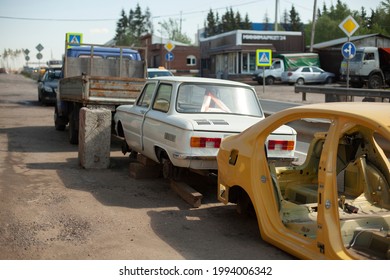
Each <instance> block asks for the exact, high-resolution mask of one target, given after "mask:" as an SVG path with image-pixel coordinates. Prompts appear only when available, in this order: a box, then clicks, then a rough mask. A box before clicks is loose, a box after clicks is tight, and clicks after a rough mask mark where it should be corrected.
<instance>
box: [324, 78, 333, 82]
mask: <svg viewBox="0 0 390 280" xmlns="http://www.w3.org/2000/svg"><path fill="white" fill-rule="evenodd" d="M331 83H333V78H332V77H328V78H326V80H325V84H331Z"/></svg>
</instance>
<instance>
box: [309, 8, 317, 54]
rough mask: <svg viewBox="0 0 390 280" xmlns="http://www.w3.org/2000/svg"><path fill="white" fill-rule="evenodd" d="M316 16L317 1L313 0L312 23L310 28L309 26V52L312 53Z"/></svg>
mask: <svg viewBox="0 0 390 280" xmlns="http://www.w3.org/2000/svg"><path fill="white" fill-rule="evenodd" d="M316 15H317V0H314V7H313V22H312V26H311V38H310V52H312V51H313V44H314V35H315V29H316Z"/></svg>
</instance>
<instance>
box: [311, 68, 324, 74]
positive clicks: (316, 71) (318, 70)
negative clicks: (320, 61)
mask: <svg viewBox="0 0 390 280" xmlns="http://www.w3.org/2000/svg"><path fill="white" fill-rule="evenodd" d="M311 70H313V73H321V72H322V71H321V70H320V69H318V68H316V67H313V68H311Z"/></svg>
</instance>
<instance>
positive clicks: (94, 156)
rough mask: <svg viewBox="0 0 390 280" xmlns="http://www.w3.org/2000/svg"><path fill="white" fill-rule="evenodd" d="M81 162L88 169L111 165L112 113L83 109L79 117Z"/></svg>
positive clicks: (102, 110)
mask: <svg viewBox="0 0 390 280" xmlns="http://www.w3.org/2000/svg"><path fill="white" fill-rule="evenodd" d="M79 118H80V119H79V123H80V125H79V161H80V164H81V166H83V167H84V168H86V169H103V168H108V167H109V165H110V147H111V111H110V110H107V109H88V108H85V107H83V108H81V109H80V115H79Z"/></svg>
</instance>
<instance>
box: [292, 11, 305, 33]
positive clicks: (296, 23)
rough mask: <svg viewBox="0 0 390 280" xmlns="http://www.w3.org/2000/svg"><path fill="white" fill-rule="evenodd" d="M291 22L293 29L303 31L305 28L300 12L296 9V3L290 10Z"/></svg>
mask: <svg viewBox="0 0 390 280" xmlns="http://www.w3.org/2000/svg"><path fill="white" fill-rule="evenodd" d="M290 24H291V31H301V30H302V29H303V24H302V22H301V18H300V17H299V14H298V12H297V11H296V10H295V7H294V5H292V6H291V10H290Z"/></svg>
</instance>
